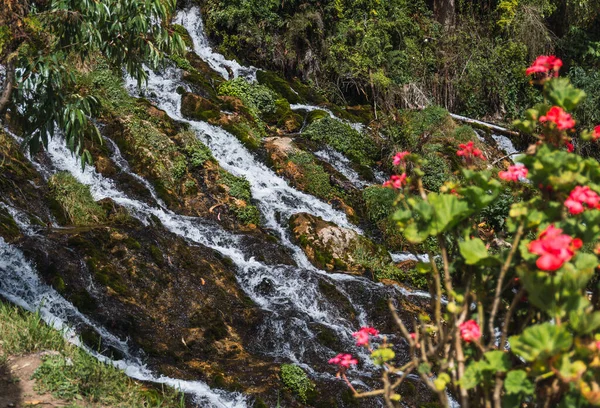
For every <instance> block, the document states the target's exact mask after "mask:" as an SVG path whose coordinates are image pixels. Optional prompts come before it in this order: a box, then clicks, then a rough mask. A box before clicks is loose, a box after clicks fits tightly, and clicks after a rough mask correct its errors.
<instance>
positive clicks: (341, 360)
mask: <svg viewBox="0 0 600 408" xmlns="http://www.w3.org/2000/svg"><path fill="white" fill-rule="evenodd" d="M329 364H335V365H337V366H338V367H339V368H340V370H345V369H347V368H350V366H351V365H357V364H358V360H357V359H355V358H352V354H343V353H340V354H338V355H337V356H335V357H334V358H332V359H330V360H329Z"/></svg>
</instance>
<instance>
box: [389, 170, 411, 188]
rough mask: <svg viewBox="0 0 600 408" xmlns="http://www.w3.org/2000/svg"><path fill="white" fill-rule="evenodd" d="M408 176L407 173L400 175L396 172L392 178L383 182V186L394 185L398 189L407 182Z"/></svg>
mask: <svg viewBox="0 0 600 408" xmlns="http://www.w3.org/2000/svg"><path fill="white" fill-rule="evenodd" d="M406 178H407V175H406V173H405V174H402V175H400V176H397V175H395V174H394V175H393V176H392V177H390V179H389V180H388V181H386V182H385V183H383V186H384V187H392V188H395V189H397V190H398V189H401V188H402V187H404V185H405V184H406Z"/></svg>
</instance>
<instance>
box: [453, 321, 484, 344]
mask: <svg viewBox="0 0 600 408" xmlns="http://www.w3.org/2000/svg"><path fill="white" fill-rule="evenodd" d="M458 328H459V330H460V337H461V338H462V339H463V340H464V341H466V342H467V343H470V342H472V341H477V340H479V339H480V338H481V328H480V327H479V324H477V322H476V321H475V320H467V321H466V322H464V323H461V324H460V326H458Z"/></svg>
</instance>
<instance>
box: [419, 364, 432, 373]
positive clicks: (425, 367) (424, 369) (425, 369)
mask: <svg viewBox="0 0 600 408" xmlns="http://www.w3.org/2000/svg"><path fill="white" fill-rule="evenodd" d="M417 371H418V372H419V374H429V373H431V365H429V364H427V363H421V364H419V367H418V368H417Z"/></svg>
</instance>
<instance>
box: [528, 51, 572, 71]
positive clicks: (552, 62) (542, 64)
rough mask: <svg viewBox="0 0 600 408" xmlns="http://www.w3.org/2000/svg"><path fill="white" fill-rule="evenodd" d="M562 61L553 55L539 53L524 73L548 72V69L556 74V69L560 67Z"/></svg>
mask: <svg viewBox="0 0 600 408" xmlns="http://www.w3.org/2000/svg"><path fill="white" fill-rule="evenodd" d="M562 65H563V62H562V61H561V60H560V58H557V57H555V56H554V55H540V56H539V57H537V59H536V60H535V61H534V62H533V64H531V66H530V67H529V68H527V71H525V73H526V74H527V75H531V74H536V73H540V72H543V73H548V72H550V71H553V72H554V76H558V71H559V70H560V67H562Z"/></svg>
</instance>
